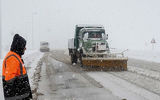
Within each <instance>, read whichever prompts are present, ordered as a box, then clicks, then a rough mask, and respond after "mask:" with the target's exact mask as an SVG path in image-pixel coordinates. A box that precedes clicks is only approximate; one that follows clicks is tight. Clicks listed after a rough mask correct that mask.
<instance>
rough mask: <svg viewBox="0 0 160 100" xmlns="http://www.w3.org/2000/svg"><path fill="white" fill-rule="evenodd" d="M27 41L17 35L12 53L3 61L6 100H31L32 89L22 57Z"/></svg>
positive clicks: (12, 46) (13, 42)
mask: <svg viewBox="0 0 160 100" xmlns="http://www.w3.org/2000/svg"><path fill="white" fill-rule="evenodd" d="M25 50H26V40H25V39H24V38H23V37H21V36H20V35H19V34H15V36H14V38H13V41H12V44H11V48H10V51H9V52H8V54H7V55H6V57H5V59H4V60H3V70H2V76H3V78H2V81H3V92H4V98H5V100H30V99H32V93H31V88H30V84H29V79H28V75H27V71H26V68H25V66H24V62H23V59H22V55H23V54H24V52H25Z"/></svg>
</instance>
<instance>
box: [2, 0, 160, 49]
mask: <svg viewBox="0 0 160 100" xmlns="http://www.w3.org/2000/svg"><path fill="white" fill-rule="evenodd" d="M159 4H160V0H2V7H1V8H2V13H1V14H2V33H3V34H2V35H3V48H9V46H10V43H11V41H12V38H13V34H14V33H19V34H21V35H22V36H24V37H25V38H26V39H27V41H28V44H27V47H28V48H31V47H32V46H34V47H35V48H38V47H39V41H49V42H50V46H51V47H52V48H67V41H68V39H69V38H72V37H73V36H74V30H75V25H76V24H102V25H104V27H105V29H106V33H108V34H109V40H108V41H109V43H110V46H111V47H114V48H123V49H143V48H144V47H145V46H148V45H150V41H151V39H152V38H155V39H156V42H157V43H159V42H160V6H159ZM32 33H33V34H32ZM32 40H34V44H33V45H32Z"/></svg>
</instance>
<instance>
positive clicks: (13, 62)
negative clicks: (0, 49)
mask: <svg viewBox="0 0 160 100" xmlns="http://www.w3.org/2000/svg"><path fill="white" fill-rule="evenodd" d="M21 65H22V67H20V66H21ZM26 73H27V72H26V69H25V66H24V64H23V62H22V60H21V57H20V56H19V55H18V54H16V53H15V52H12V51H9V52H8V54H7V55H6V57H5V59H4V61H3V70H2V76H3V77H4V80H5V81H9V80H11V79H13V78H15V77H18V76H20V75H21V74H23V75H25V74H26Z"/></svg>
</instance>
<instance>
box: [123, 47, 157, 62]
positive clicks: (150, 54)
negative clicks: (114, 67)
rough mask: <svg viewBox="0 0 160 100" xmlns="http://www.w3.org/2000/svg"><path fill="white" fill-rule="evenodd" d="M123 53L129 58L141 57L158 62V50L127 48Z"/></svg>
mask: <svg viewBox="0 0 160 100" xmlns="http://www.w3.org/2000/svg"><path fill="white" fill-rule="evenodd" d="M125 55H127V56H128V57H129V58H135V59H141V60H146V61H152V62H160V51H158V50H154V49H153V50H128V51H127V52H126V53H125Z"/></svg>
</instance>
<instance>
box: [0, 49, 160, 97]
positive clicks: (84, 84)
mask: <svg viewBox="0 0 160 100" xmlns="http://www.w3.org/2000/svg"><path fill="white" fill-rule="evenodd" d="M67 52H68V51H66V50H54V51H51V52H49V53H45V54H43V53H40V52H38V51H32V52H28V53H26V54H25V55H24V57H23V58H24V61H25V66H26V67H27V72H28V74H29V78H30V83H31V86H32V90H36V95H37V96H38V100H53V99H55V100H97V99H99V100H106V98H107V99H108V100H122V99H123V100H125V99H127V100H160V63H159V62H153V61H144V60H143V59H141V60H138V59H135V58H134V59H133V58H129V60H128V71H122V72H117V71H116V72H114V71H107V72H103V71H102V72H100V71H94V72H93V71H92V72H91V71H90V72H88V71H84V70H83V68H81V67H80V66H79V64H77V65H75V66H73V65H71V64H70V57H69V56H68V53H67ZM143 58H144V57H143ZM157 59H158V58H157ZM1 64H2V60H1ZM1 70H2V69H1ZM0 77H1V75H0ZM0 88H1V89H0V96H1V97H2V98H1V100H4V99H3V91H2V83H1V80H0Z"/></svg>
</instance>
